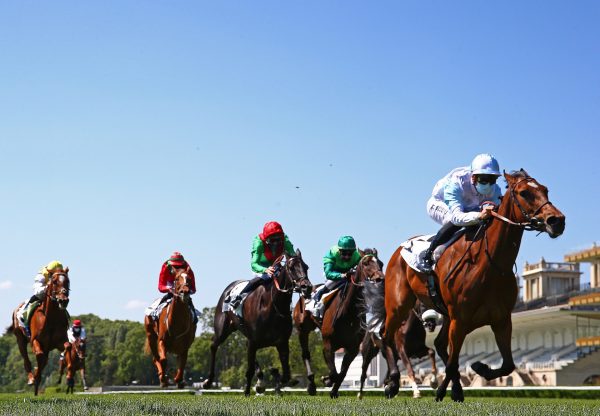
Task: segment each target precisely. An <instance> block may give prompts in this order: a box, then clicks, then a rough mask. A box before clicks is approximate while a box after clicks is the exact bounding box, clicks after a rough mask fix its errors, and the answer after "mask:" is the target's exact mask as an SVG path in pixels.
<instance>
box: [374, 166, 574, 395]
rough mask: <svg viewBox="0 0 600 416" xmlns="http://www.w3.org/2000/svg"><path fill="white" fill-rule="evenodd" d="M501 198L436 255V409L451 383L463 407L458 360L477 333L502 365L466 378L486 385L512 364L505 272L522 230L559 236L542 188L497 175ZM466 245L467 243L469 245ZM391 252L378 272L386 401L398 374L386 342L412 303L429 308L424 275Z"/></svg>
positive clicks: (510, 298) (561, 220)
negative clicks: (502, 184) (486, 331)
mask: <svg viewBox="0 0 600 416" xmlns="http://www.w3.org/2000/svg"><path fill="white" fill-rule="evenodd" d="M504 178H505V179H506V182H507V191H506V192H505V193H504V196H503V197H502V202H501V203H500V205H499V206H498V207H497V212H496V211H493V212H492V218H491V219H490V220H488V221H486V222H484V223H483V224H482V225H481V226H480V227H479V229H478V231H477V233H476V234H475V236H473V237H472V238H470V237H469V236H468V235H466V234H465V235H464V236H462V237H461V238H460V239H459V240H457V241H456V242H455V243H454V244H453V245H452V246H450V247H449V248H448V249H446V251H445V252H444V253H443V254H442V256H441V257H440V259H439V261H438V262H437V266H436V269H435V275H436V276H435V278H436V281H437V284H438V285H439V289H440V293H441V296H442V299H443V301H444V303H445V304H446V306H447V310H448V316H447V317H445V318H444V323H443V325H442V328H441V330H440V333H439V334H438V336H437V338H436V340H435V347H436V350H437V353H438V355H439V356H440V357H441V358H442V361H443V362H444V363H445V365H446V375H445V377H444V380H443V381H442V383H441V384H440V386H439V387H438V389H437V392H436V400H437V401H441V400H443V399H444V397H445V395H446V390H447V387H448V384H449V383H450V381H452V390H451V397H452V400H454V401H458V402H462V401H464V394H463V390H462V386H461V384H460V373H459V370H458V358H459V353H460V349H461V347H462V345H463V341H464V339H465V336H466V335H467V334H469V333H470V332H472V331H473V330H475V329H476V328H479V327H482V326H484V325H490V326H491V328H492V331H493V332H494V336H495V338H496V344H497V345H498V349H499V351H500V354H501V355H502V365H501V367H500V368H497V369H491V368H490V367H489V366H488V365H486V364H483V363H481V362H476V363H473V364H472V365H471V368H472V369H473V371H475V372H476V373H477V374H479V375H481V376H482V377H484V378H485V379H486V380H492V379H495V378H498V377H503V376H507V375H509V374H510V373H511V372H512V371H513V370H514V369H515V364H514V361H513V357H512V351H511V334H512V321H511V312H512V310H513V307H514V305H515V302H516V300H517V295H518V292H519V288H518V285H517V280H516V276H515V274H514V272H513V270H512V268H513V265H514V264H515V260H516V258H517V254H518V252H519V247H520V245H521V240H522V237H523V233H524V231H525V230H534V231H538V232H546V233H548V235H549V236H550V237H551V238H556V237H558V236H560V235H561V234H562V233H563V232H564V229H565V216H564V215H563V214H562V213H561V212H560V211H559V210H558V209H557V208H556V207H555V206H554V205H552V203H551V202H550V201H549V199H548V188H546V187H545V186H544V185H542V184H540V183H539V182H538V181H537V180H536V179H534V178H532V177H531V176H529V174H528V173H527V172H526V171H524V170H523V169H521V170H520V171H516V172H511V173H510V174H507V173H505V174H504ZM469 240H470V241H469ZM401 250H402V248H401V247H400V248H398V249H397V250H396V251H395V252H394V254H393V255H392V258H391V259H390V262H389V265H388V267H387V270H386V277H385V280H386V285H385V299H381V300H380V301H384V302H385V324H384V328H383V337H384V340H385V342H384V345H383V349H384V350H385V354H384V355H385V356H386V360H387V363H388V368H390V381H389V384H388V385H387V386H386V388H385V394H386V397H388V398H391V397H394V396H395V395H396V394H397V393H398V389H399V372H398V367H397V365H396V360H395V354H394V351H393V349H394V345H393V341H394V336H395V334H396V332H397V331H398V329H399V328H400V326H401V325H402V322H403V321H404V320H405V319H407V317H408V315H409V313H410V310H411V309H412V307H413V306H414V304H415V302H416V300H417V299H419V300H420V301H421V302H423V303H424V304H425V305H426V306H427V307H433V304H432V301H431V299H430V298H429V296H428V291H427V286H426V280H427V275H426V274H424V273H419V272H416V271H415V270H413V269H412V268H411V267H410V266H409V265H408V264H407V263H406V261H405V260H404V259H403V258H402V256H401V254H400V251H401Z"/></svg>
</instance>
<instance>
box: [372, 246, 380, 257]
mask: <svg viewBox="0 0 600 416" xmlns="http://www.w3.org/2000/svg"><path fill="white" fill-rule="evenodd" d="M373 255H374V256H375V257H376V258H379V256H378V255H377V249H376V248H375V247H373Z"/></svg>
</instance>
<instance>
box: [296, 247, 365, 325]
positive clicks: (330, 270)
mask: <svg viewBox="0 0 600 416" xmlns="http://www.w3.org/2000/svg"><path fill="white" fill-rule="evenodd" d="M360 258H361V255H360V252H359V251H358V249H357V248H356V241H354V238H352V237H351V236H349V235H345V236H343V237H340V239H339V240H338V243H337V245H335V246H333V247H331V249H330V250H329V251H328V252H327V254H325V257H323V270H324V272H325V278H326V279H327V282H325V284H324V285H323V286H321V287H320V288H319V289H317V290H316V291H315V293H313V298H312V302H311V303H313V305H307V309H313V310H311V312H313V315H314V316H315V317H316V318H317V319H321V318H322V317H323V310H324V305H323V304H322V303H321V297H322V296H323V295H324V294H325V293H327V292H330V291H331V290H333V289H335V288H337V287H339V286H341V285H342V284H344V282H345V281H346V278H347V273H348V272H349V271H350V270H351V269H352V268H354V267H355V266H356V265H357V264H358V262H359V261H360ZM311 306H312V307H311Z"/></svg>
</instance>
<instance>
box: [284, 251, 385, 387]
mask: <svg viewBox="0 0 600 416" xmlns="http://www.w3.org/2000/svg"><path fill="white" fill-rule="evenodd" d="M348 275H349V277H348V281H347V282H346V283H345V285H344V286H341V287H340V288H339V289H338V292H337V293H336V294H334V295H332V296H333V299H332V300H331V301H330V302H329V303H328V304H327V307H326V308H325V312H324V313H323V321H322V322H318V321H317V320H316V319H315V318H314V316H313V315H312V313H310V312H309V311H307V310H306V307H305V301H304V299H302V298H301V299H300V300H299V301H298V302H297V303H296V306H295V307H294V325H295V327H296V329H297V330H298V338H299V340H300V346H301V348H302V360H303V361H304V365H305V367H306V373H307V378H308V387H307V392H308V394H310V395H315V394H316V391H317V387H316V384H315V380H314V373H313V372H312V368H311V365H310V351H309V348H308V336H309V335H310V333H311V332H312V331H313V330H315V329H317V328H319V329H320V330H321V335H322V337H323V356H324V357H325V362H326V363H327V367H328V368H329V374H328V375H327V376H325V377H323V378H322V381H323V382H324V384H325V385H326V386H327V387H331V391H330V392H329V396H330V397H331V398H337V397H338V396H339V388H340V386H341V384H342V382H343V381H344V378H345V377H346V373H347V372H348V368H349V367H350V364H351V363H352V361H353V360H354V358H356V356H357V355H358V351H359V347H360V343H361V341H362V339H363V337H364V335H365V326H366V324H365V313H364V309H363V304H362V288H363V286H364V283H365V281H366V280H376V279H382V278H383V272H382V271H381V268H380V265H379V262H378V259H377V258H376V257H375V256H374V255H372V254H368V255H363V257H362V258H361V259H360V261H359V262H358V264H357V265H356V268H355V269H354V270H353V271H350V272H348ZM340 348H343V349H344V358H343V359H342V365H341V368H340V371H339V373H338V371H337V369H336V367H335V352H336V351H337V350H338V349H340Z"/></svg>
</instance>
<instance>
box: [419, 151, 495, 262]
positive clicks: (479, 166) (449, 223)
mask: <svg viewBox="0 0 600 416" xmlns="http://www.w3.org/2000/svg"><path fill="white" fill-rule="evenodd" d="M499 176H500V166H499V165H498V161H497V160H496V158H494V156H492V155H490V154H487V153H483V154H480V155H477V156H475V158H474V159H473V162H471V166H465V167H460V168H456V169H454V170H452V171H451V172H450V173H448V174H447V175H446V176H444V177H443V178H442V179H440V180H439V181H438V182H437V183H436V184H435V186H434V188H433V192H432V195H431V198H429V201H427V213H428V214H429V216H430V217H431V218H432V219H433V220H434V221H435V222H437V223H438V224H441V225H442V228H441V229H440V230H439V231H438V233H437V234H436V235H435V237H434V238H433V240H432V241H431V245H430V246H429V248H428V249H427V251H426V252H425V255H424V257H423V261H422V263H421V265H420V266H421V269H422V270H423V271H425V272H431V270H432V267H433V264H434V261H433V258H432V257H433V252H434V250H435V249H436V247H438V246H439V245H441V244H444V243H446V242H447V241H448V240H449V239H450V238H451V237H452V235H454V233H455V232H456V231H457V230H458V229H460V228H461V227H468V226H472V225H477V224H480V223H481V222H482V221H484V220H486V219H487V218H489V217H490V216H491V211H492V210H493V209H494V205H498V204H500V197H501V196H502V192H501V191H500V187H499V186H498V185H497V184H496V180H497V179H498V177H499Z"/></svg>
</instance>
